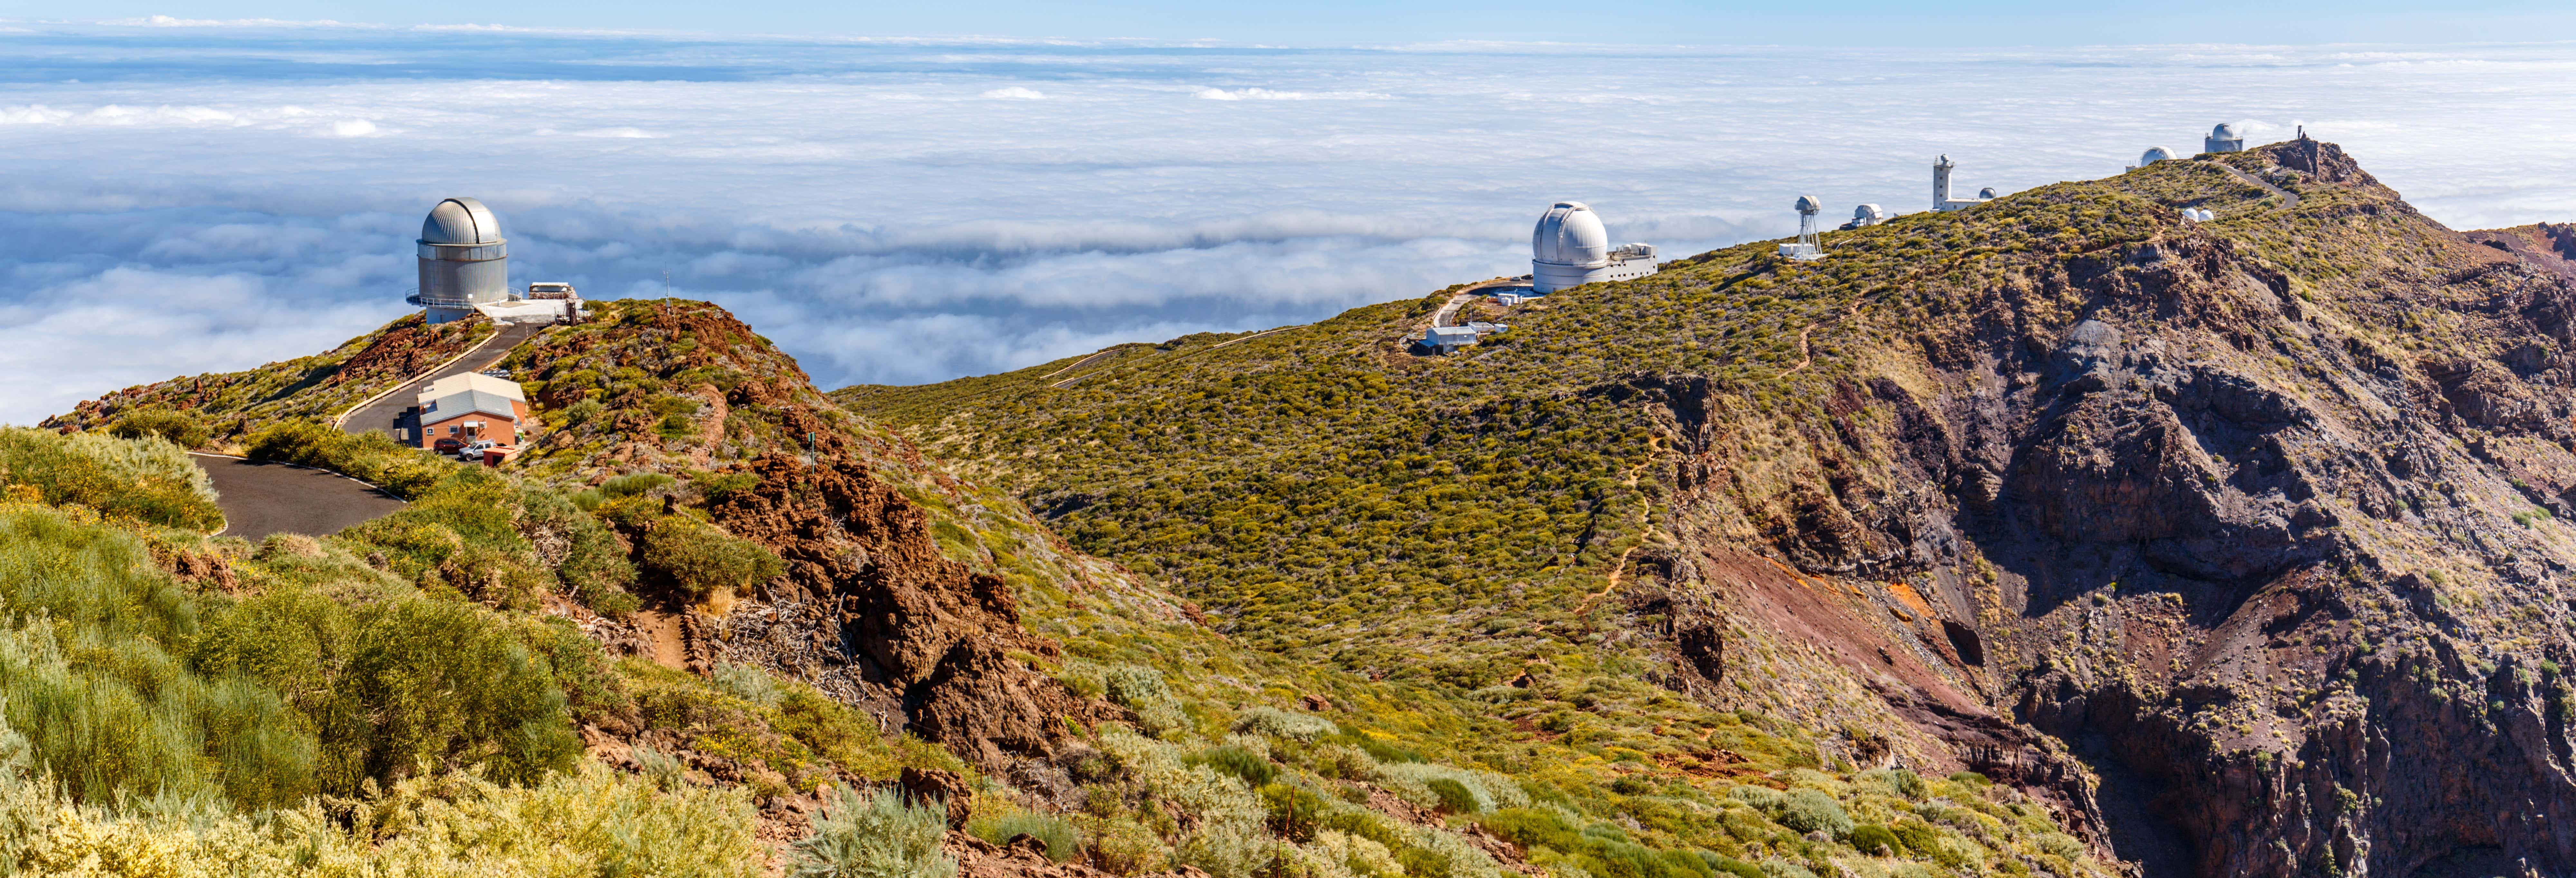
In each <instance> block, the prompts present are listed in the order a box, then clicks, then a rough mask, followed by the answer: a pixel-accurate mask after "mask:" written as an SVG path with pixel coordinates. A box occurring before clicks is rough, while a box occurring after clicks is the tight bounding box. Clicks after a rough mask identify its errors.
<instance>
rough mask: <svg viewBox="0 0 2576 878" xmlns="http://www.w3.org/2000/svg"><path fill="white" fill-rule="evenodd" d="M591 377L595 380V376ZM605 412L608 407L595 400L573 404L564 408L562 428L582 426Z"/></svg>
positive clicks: (585, 400)
mask: <svg viewBox="0 0 2576 878" xmlns="http://www.w3.org/2000/svg"><path fill="white" fill-rule="evenodd" d="M592 377H594V378H595V377H597V376H596V375H594V376H592ZM607 410H608V407H607V406H605V405H601V404H600V403H599V400H596V399H584V400H582V401H580V402H576V403H573V404H572V405H569V406H565V407H564V410H563V422H564V426H566V427H578V426H581V425H583V424H587V423H590V422H591V421H593V420H596V419H598V418H599V415H600V413H601V412H605V411H607Z"/></svg>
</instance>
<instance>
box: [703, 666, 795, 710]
mask: <svg viewBox="0 0 2576 878" xmlns="http://www.w3.org/2000/svg"><path fill="white" fill-rule="evenodd" d="M709 676H710V679H712V680H713V681H714V683H715V684H716V688H718V689H722V690H724V691H726V692H730V693H733V695H734V696H735V697H737V698H740V699H742V700H744V701H748V702H751V703H753V704H757V705H760V706H762V707H777V706H778V702H779V701H780V700H782V699H785V698H786V697H787V692H786V691H785V690H784V689H781V688H780V687H779V685H778V681H777V680H776V679H773V678H771V677H770V676H769V673H768V672H766V671H763V670H761V669H760V668H758V667H755V666H752V665H742V664H735V663H733V662H717V663H716V667H715V672H714V673H713V674H711V675H709Z"/></svg>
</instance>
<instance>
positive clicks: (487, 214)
mask: <svg viewBox="0 0 2576 878" xmlns="http://www.w3.org/2000/svg"><path fill="white" fill-rule="evenodd" d="M415 243H417V244H418V245H419V248H420V249H419V257H420V291H419V292H418V293H416V294H414V295H413V296H412V297H411V299H410V301H411V303H412V304H415V305H419V306H421V307H422V308H423V309H424V310H425V314H424V316H425V317H426V318H427V319H428V321H429V322H431V323H445V322H447V321H450V320H462V319H464V318H466V317H469V316H472V315H473V314H474V313H475V309H474V306H476V305H490V304H496V303H499V302H506V301H509V299H510V246H509V245H510V242H509V239H507V238H503V237H501V220H500V219H499V218H498V217H495V216H493V215H492V209H491V208H488V207H484V206H483V202H480V201H476V200H474V199H471V198H450V199H447V200H445V201H441V202H439V203H438V206H437V207H433V208H430V210H429V218H428V219H425V220H422V221H421V224H420V240H419V241H417V242H415Z"/></svg>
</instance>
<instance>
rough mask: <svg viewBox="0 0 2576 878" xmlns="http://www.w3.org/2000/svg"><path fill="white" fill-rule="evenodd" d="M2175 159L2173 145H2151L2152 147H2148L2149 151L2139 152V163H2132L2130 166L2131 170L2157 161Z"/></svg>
mask: <svg viewBox="0 0 2576 878" xmlns="http://www.w3.org/2000/svg"><path fill="white" fill-rule="evenodd" d="M2173 160H2174V151H2173V147H2170V146H2150V147H2147V151H2146V152H2142V153H2139V154H2138V163H2137V164H2134V165H2130V166H2129V170H2132V171H2134V170H2137V169H2139V168H2143V167H2146V166H2148V165H2152V164H2155V163H2157V162H2169V161H2173Z"/></svg>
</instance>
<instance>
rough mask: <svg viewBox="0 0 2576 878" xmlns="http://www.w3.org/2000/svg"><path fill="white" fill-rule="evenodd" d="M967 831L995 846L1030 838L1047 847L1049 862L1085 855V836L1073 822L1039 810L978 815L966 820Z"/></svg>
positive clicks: (1063, 860) (1059, 861)
mask: <svg viewBox="0 0 2576 878" xmlns="http://www.w3.org/2000/svg"><path fill="white" fill-rule="evenodd" d="M966 832H967V834H969V835H972V836H975V837H976V838H980V839H983V840H985V841H989V842H992V843H994V844H1009V843H1010V842H1011V839H1014V838H1018V837H1020V836H1023V835H1025V836H1028V837H1030V838H1034V839H1037V840H1038V841H1039V842H1040V843H1042V844H1044V845H1046V855H1047V859H1049V860H1052V861H1055V862H1058V863H1062V862H1066V861H1068V860H1071V859H1073V858H1074V857H1076V856H1080V855H1081V854H1082V833H1080V832H1078V831H1076V830H1075V829H1074V827H1073V823H1072V822H1071V821H1068V820H1065V819H1064V818H1062V817H1057V816H1055V815H1052V814H1040V813H1038V812H1035V811H1005V812H1002V813H1000V814H993V815H984V814H978V815H975V816H974V817H973V818H971V819H968V820H967V821H966Z"/></svg>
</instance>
